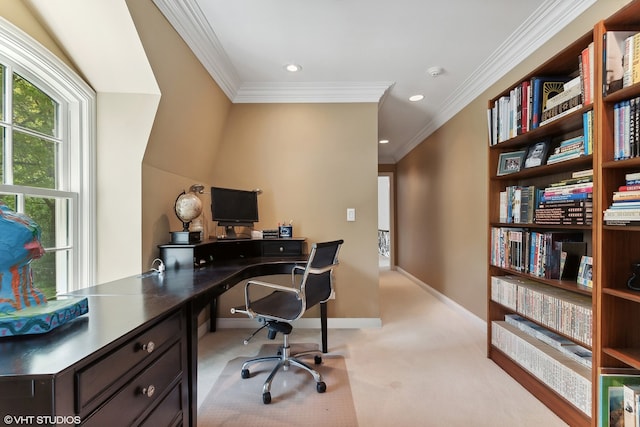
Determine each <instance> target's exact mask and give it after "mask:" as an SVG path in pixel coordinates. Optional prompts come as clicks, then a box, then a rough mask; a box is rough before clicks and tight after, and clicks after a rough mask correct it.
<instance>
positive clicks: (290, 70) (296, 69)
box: [284, 64, 302, 73]
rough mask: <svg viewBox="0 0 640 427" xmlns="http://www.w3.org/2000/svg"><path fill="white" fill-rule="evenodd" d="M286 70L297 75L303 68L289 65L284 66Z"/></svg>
mask: <svg viewBox="0 0 640 427" xmlns="http://www.w3.org/2000/svg"><path fill="white" fill-rule="evenodd" d="M284 69H285V70H287V71H289V72H290V73H297V72H298V71H300V70H302V67H301V66H300V65H298V64H287V65H285V66H284Z"/></svg>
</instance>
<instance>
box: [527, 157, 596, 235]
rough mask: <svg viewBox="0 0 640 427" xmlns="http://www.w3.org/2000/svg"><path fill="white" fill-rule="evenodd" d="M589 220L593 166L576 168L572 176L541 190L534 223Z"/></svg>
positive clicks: (570, 222) (566, 222) (590, 218)
mask: <svg viewBox="0 0 640 427" xmlns="http://www.w3.org/2000/svg"><path fill="white" fill-rule="evenodd" d="M592 220H593V170H592V169H590V170H586V171H577V172H574V173H573V174H572V177H571V178H569V179H565V180H562V181H559V182H557V183H553V184H551V185H550V186H548V187H546V188H544V189H543V190H541V194H539V196H538V203H537V207H536V211H535V223H536V224H541V225H588V224H591V223H592Z"/></svg>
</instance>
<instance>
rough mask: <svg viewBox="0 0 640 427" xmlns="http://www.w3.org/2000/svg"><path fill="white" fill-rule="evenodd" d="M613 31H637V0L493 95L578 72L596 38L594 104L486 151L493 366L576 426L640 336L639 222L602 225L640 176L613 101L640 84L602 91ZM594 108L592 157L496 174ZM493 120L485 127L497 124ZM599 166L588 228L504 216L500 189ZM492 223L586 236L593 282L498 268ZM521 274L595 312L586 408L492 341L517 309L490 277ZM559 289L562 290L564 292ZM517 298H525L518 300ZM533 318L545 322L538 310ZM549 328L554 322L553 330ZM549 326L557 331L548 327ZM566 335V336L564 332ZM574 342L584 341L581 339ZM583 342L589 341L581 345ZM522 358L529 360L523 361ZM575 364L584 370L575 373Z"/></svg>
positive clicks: (638, 362)
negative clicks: (627, 154) (619, 151)
mask: <svg viewBox="0 0 640 427" xmlns="http://www.w3.org/2000/svg"><path fill="white" fill-rule="evenodd" d="M607 31H634V32H640V0H637V1H633V2H631V3H630V4H628V5H627V6H625V7H624V8H623V9H621V10H620V11H619V12H617V13H616V14H614V15H613V16H611V17H610V18H607V19H605V20H603V21H601V22H599V23H598V24H596V26H595V27H594V29H593V31H591V32H589V33H587V34H585V35H584V36H583V37H580V38H579V39H578V40H576V41H575V42H574V43H572V44H571V45H569V46H567V47H566V48H565V49H564V50H562V51H561V52H560V53H558V54H557V55H555V56H554V57H553V58H551V59H550V60H549V61H547V62H545V63H544V64H542V65H540V66H539V67H538V68H536V69H534V70H532V71H531V72H530V73H529V74H528V75H525V76H523V77H522V78H521V79H520V80H519V81H517V82H514V84H513V85H512V86H510V87H508V88H506V89H505V91H504V92H502V93H499V94H497V95H496V96H495V97H494V98H493V99H491V100H489V104H488V108H489V110H492V109H493V107H494V105H495V104H496V103H497V102H498V101H499V100H500V98H501V97H505V96H509V94H510V92H511V90H512V89H513V88H516V87H518V86H519V85H520V84H521V83H522V82H523V81H530V79H531V78H532V77H534V76H550V75H570V76H575V75H576V73H579V65H578V58H579V57H580V54H581V52H582V50H583V49H585V48H586V47H587V46H589V44H590V43H593V49H594V60H593V64H591V65H592V66H593V67H594V74H593V79H594V93H593V97H592V99H593V103H592V104H590V105H583V106H582V107H581V108H580V109H579V110H577V111H575V112H573V113H571V114H569V115H566V116H563V117H562V118H560V119H558V120H555V121H553V122H551V123H549V124H546V125H545V126H542V127H538V128H537V129H530V130H529V131H528V132H526V133H523V134H520V135H510V137H508V138H507V139H505V138H503V139H502V140H501V141H499V142H496V141H495V140H493V139H491V132H492V131H494V132H495V129H494V128H491V129H490V147H489V156H488V161H489V166H488V167H489V177H488V178H489V184H488V197H489V212H488V218H489V223H488V242H489V248H488V253H489V259H488V274H487V354H488V357H489V358H491V359H492V360H493V361H494V362H495V363H497V364H498V365H499V366H501V367H502V368H503V369H504V370H505V371H506V372H507V373H509V374H510V375H511V376H512V377H514V378H515V379H516V380H517V381H518V382H520V383H521V384H522V385H523V386H524V387H525V388H527V389H528V390H529V391H530V392H531V393H532V394H534V395H535V396H536V397H538V398H539V399H540V400H541V401H542V402H543V403H545V404H546V405H547V406H548V407H549V408H550V409H551V410H553V411H554V412H555V413H556V414H557V415H558V416H560V417H561V418H562V419H563V420H564V421H565V422H567V423H568V424H569V425H571V426H588V425H591V426H596V425H598V424H599V420H600V419H601V418H600V417H601V411H602V409H601V408H599V402H600V395H599V394H600V392H599V390H598V384H599V375H600V372H601V371H602V372H604V371H606V369H607V368H633V369H638V370H640V334H639V333H638V332H637V329H636V326H637V325H638V324H639V323H640V291H634V290H631V289H629V288H628V287H627V280H628V278H629V277H630V276H631V273H632V268H631V264H632V263H638V262H640V226H617V225H606V224H605V223H604V216H603V211H604V210H605V209H607V208H608V207H609V206H610V205H611V203H612V201H613V198H612V196H613V192H614V191H617V190H618V187H619V186H621V185H624V184H625V175H626V174H628V173H635V172H640V156H639V157H632V158H629V159H625V160H615V159H614V106H615V105H616V103H619V102H622V101H625V100H629V99H632V98H636V97H640V83H637V84H634V85H631V86H629V87H625V88H623V89H619V90H618V91H615V92H613V93H610V94H608V95H607V94H606V93H605V92H604V90H603V83H604V80H605V71H604V64H603V51H604V49H605V47H606V45H605V41H604V36H605V33H606V32H607ZM587 111H592V132H593V153H592V154H591V155H587V154H585V155H583V156H581V157H579V158H577V159H573V160H568V161H564V162H559V163H555V164H552V165H543V166H536V167H533V168H526V169H524V168H523V169H521V170H520V171H518V172H515V173H510V174H507V175H498V173H497V172H498V166H499V161H500V155H501V154H502V153H509V152H514V151H518V150H526V149H527V147H529V146H531V145H532V144H534V143H535V142H538V141H541V140H549V141H551V147H554V145H557V144H558V142H559V141H562V140H564V139H568V138H570V137H573V136H576V135H579V134H580V133H581V132H582V131H583V113H585V112H587ZM491 120H492V118H491V116H490V118H489V123H491ZM585 169H593V196H592V197H593V213H592V221H591V224H584V225H570V226H564V225H539V224H536V223H535V220H534V221H533V222H532V223H513V222H506V221H504V220H503V219H501V218H500V213H501V209H500V193H501V192H504V191H505V189H506V188H507V187H509V186H530V185H534V186H536V188H538V187H544V186H546V185H548V184H551V183H555V182H558V181H560V180H565V179H568V178H570V177H571V175H572V173H573V172H576V171H581V170H585ZM495 228H506V229H509V228H513V229H522V230H525V231H527V230H533V231H537V232H545V231H571V232H579V233H582V236H583V240H584V241H585V242H587V255H588V256H591V257H592V258H593V270H592V274H593V276H592V277H593V288H585V287H583V286H579V285H577V284H576V283H575V281H573V280H554V279H545V278H542V277H536V276H532V275H531V274H529V273H528V272H527V271H515V270H513V269H511V268H505V267H498V266H496V265H495V257H494V256H495V252H492V251H495V250H496V249H495V242H492V235H493V233H492V231H493V230H494V229H495ZM494 276H515V277H516V278H519V279H522V280H530V281H532V282H534V283H537V284H541V285H544V286H547V287H549V288H551V289H553V290H554V291H553V292H566V294H564V295H567V299H571V297H570V296H571V295H572V294H576V295H580V296H582V297H583V298H584V296H585V295H586V296H588V297H590V298H591V309H592V325H591V331H592V337H591V338H592V339H591V346H590V347H588V348H590V349H591V351H592V368H591V373H590V375H591V402H590V403H591V405H590V408H591V409H590V411H585V410H584V409H580V408H578V407H577V406H576V405H575V404H574V403H572V402H571V401H570V400H571V399H568V398H566V396H563V394H562V393H561V392H559V391H558V390H556V389H555V388H554V387H553V386H551V385H549V384H548V383H547V382H545V380H544V379H542V378H541V377H540V376H536V375H535V374H533V373H532V372H531V371H530V370H529V369H527V368H525V367H524V365H526V363H524V362H523V361H518V360H514V359H513V358H512V357H510V356H509V355H508V354H507V353H508V352H505V351H503V349H501V348H500V344H499V343H498V344H496V343H494V342H493V341H492V337H493V334H494V333H495V331H494V326H492V324H493V322H494V321H496V322H499V321H503V320H504V318H505V315H509V314H514V313H515V314H517V313H518V311H519V310H515V309H513V308H510V307H507V306H505V305H503V304H501V303H500V302H497V301H493V300H492V277H494ZM561 295H562V294H561ZM519 303H520V302H519ZM529 320H531V321H533V322H535V323H538V324H540V325H542V322H540V319H536V318H535V316H532V318H529ZM551 329H552V328H551ZM552 332H558V331H554V330H553V329H552ZM563 336H564V337H567V335H566V334H565V335H563ZM576 343H577V344H581V343H579V342H576ZM582 344H584V343H582ZM525 362H526V361H525ZM578 370H579V369H578Z"/></svg>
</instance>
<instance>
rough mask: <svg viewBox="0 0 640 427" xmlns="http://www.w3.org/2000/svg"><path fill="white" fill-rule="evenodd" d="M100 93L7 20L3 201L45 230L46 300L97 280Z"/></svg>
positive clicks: (42, 272)
mask: <svg viewBox="0 0 640 427" xmlns="http://www.w3.org/2000/svg"><path fill="white" fill-rule="evenodd" d="M94 116H95V94H94V93H93V91H92V90H91V89H90V88H89V87H88V86H87V85H86V84H85V83H84V82H83V81H82V80H81V79H80V78H79V77H78V76H77V75H76V74H75V73H74V72H73V71H72V70H71V69H69V68H68V67H67V66H66V65H65V64H64V63H62V62H61V61H60V60H59V59H57V58H56V57H55V56H53V55H52V54H51V53H50V52H48V51H46V50H45V49H44V48H43V47H42V46H41V45H39V44H38V43H37V42H36V41H34V40H32V39H31V38H29V36H27V35H25V34H24V33H22V32H21V31H20V30H19V29H17V28H15V27H14V26H13V25H11V24H10V23H8V22H6V21H4V20H0V201H2V202H4V203H5V204H7V205H8V206H9V207H10V208H11V209H13V210H15V211H17V212H23V213H26V214H27V215H29V216H30V217H31V218H33V220H34V221H36V222H37V223H38V224H39V225H40V227H41V228H42V245H43V246H44V248H45V255H44V256H43V257H42V258H41V259H39V260H36V261H33V262H32V264H31V266H32V270H33V275H34V284H35V286H37V287H38V288H40V289H41V290H42V291H43V292H44V293H45V295H46V296H47V298H52V297H54V296H55V295H56V294H59V293H65V292H67V291H70V290H74V289H78V288H81V287H85V286H89V285H92V284H93V282H94V280H95V272H94V270H95V269H94V261H93V259H94V252H95V249H94V238H93V236H94V235H95V233H94V231H93V230H94V228H95V209H94V205H95V201H94V199H93V191H92V190H93V186H94V179H93V176H94V170H93V169H94V164H95V162H94V161H93V153H94V144H95V136H94V135H95V129H94V128H95V118H94Z"/></svg>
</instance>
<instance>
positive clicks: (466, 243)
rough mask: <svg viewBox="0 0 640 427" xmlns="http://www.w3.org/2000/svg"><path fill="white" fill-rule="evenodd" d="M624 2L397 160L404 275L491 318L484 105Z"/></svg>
mask: <svg viewBox="0 0 640 427" xmlns="http://www.w3.org/2000/svg"><path fill="white" fill-rule="evenodd" d="M626 3H628V1H627V0H624V1H619V0H618V1H616V0H606V1H605V0H600V1H598V2H597V3H596V4H594V6H592V7H591V8H590V9H589V10H587V11H586V12H585V13H584V14H583V15H582V16H581V17H579V18H578V19H577V20H576V21H574V22H573V23H571V24H570V25H569V26H567V28H565V29H564V30H563V31H562V32H561V33H560V34H558V35H557V36H555V37H554V38H553V39H552V40H551V41H549V42H548V43H546V44H545V45H544V46H543V47H542V48H540V49H539V50H538V51H537V52H535V54H533V55H531V56H530V57H529V58H527V59H526V60H525V61H523V63H522V64H519V65H518V66H517V67H516V68H515V69H514V70H512V71H510V72H509V73H508V74H507V75H506V76H505V77H503V78H501V79H500V81H498V82H497V83H496V84H495V85H493V86H492V87H491V88H489V89H488V90H487V91H486V92H485V93H483V94H482V95H480V96H479V97H478V98H477V99H476V100H474V101H473V102H472V103H470V104H469V105H468V106H467V107H466V108H464V109H463V110H462V111H461V112H460V113H458V114H457V115H456V116H455V117H454V118H453V119H452V120H450V121H449V122H447V123H446V124H445V125H444V126H442V127H441V128H440V129H438V130H437V131H436V132H435V133H434V134H433V135H431V136H430V137H429V138H427V139H426V140H425V141H424V142H422V143H421V144H420V145H419V146H418V147H416V148H415V149H414V150H412V151H411V152H410V153H409V154H408V155H406V156H405V157H404V158H403V159H401V160H400V161H399V162H398V164H397V167H396V175H397V179H396V183H397V184H396V185H397V189H396V191H397V193H396V194H397V201H396V203H397V221H398V233H397V248H398V253H397V264H398V267H399V268H400V269H402V270H405V271H407V272H408V273H409V274H411V275H413V276H415V277H416V278H418V279H419V280H421V281H422V282H424V283H426V284H428V285H429V286H431V287H433V288H434V289H436V290H437V291H439V292H441V293H442V294H444V295H445V296H447V297H448V298H451V299H452V300H454V301H455V302H456V303H458V304H460V305H461V306H463V307H465V308H466V309H467V310H469V311H470V312H472V313H474V314H475V315H477V316H478V317H480V318H482V319H486V274H487V268H486V267H487V264H486V263H487V259H488V257H487V209H488V206H487V191H488V187H487V184H488V179H487V176H488V175H487V174H488V172H487V164H488V158H487V154H488V149H487V145H488V142H487V123H486V108H487V101H488V100H489V98H492V97H493V96H495V95H496V94H497V93H499V92H501V91H503V90H504V89H507V88H509V87H511V86H513V85H514V84H516V83H517V82H518V81H519V79H520V78H521V77H522V76H524V75H526V74H527V73H529V72H530V71H531V70H532V69H534V68H536V67H537V66H539V65H540V64H541V63H543V62H544V61H546V60H547V59H548V58H550V57H551V56H553V55H554V54H555V53H557V52H559V51H560V50H562V49H563V48H564V47H565V46H566V45H568V44H570V43H571V42H572V41H574V40H575V39H577V38H578V37H581V36H582V35H584V34H585V33H587V32H588V31H590V30H592V29H593V26H594V24H595V23H596V22H598V21H599V20H600V19H604V18H606V17H607V16H609V15H611V14H612V13H614V12H615V11H616V10H618V9H619V8H620V7H622V6H623V5H624V4H626ZM576 67H577V63H576Z"/></svg>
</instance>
